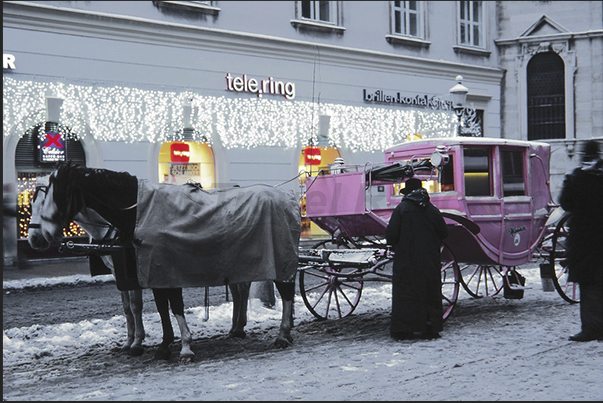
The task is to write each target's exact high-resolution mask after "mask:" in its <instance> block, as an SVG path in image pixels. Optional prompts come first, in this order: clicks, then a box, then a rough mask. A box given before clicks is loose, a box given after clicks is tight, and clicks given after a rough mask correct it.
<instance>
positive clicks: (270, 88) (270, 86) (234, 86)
mask: <svg viewBox="0 0 603 403" xmlns="http://www.w3.org/2000/svg"><path fill="white" fill-rule="evenodd" d="M226 89H227V90H228V91H235V92H250V93H252V94H256V95H257V96H258V98H261V97H262V94H271V95H283V96H284V97H285V98H287V99H293V98H295V84H294V83H291V82H286V83H285V82H282V81H275V80H274V78H272V77H268V79H267V80H257V79H255V78H249V77H247V75H246V74H243V75H242V76H241V77H235V76H231V75H230V73H226Z"/></svg>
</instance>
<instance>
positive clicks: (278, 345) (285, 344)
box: [274, 337, 293, 348]
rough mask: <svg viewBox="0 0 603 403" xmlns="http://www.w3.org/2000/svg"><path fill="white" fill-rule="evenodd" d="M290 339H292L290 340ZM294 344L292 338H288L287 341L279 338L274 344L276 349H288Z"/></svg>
mask: <svg viewBox="0 0 603 403" xmlns="http://www.w3.org/2000/svg"><path fill="white" fill-rule="evenodd" d="M289 339H290V340H289ZM292 344H293V338H290V337H288V338H286V339H284V338H282V337H279V338H278V339H276V341H275V342H274V346H275V347H276V348H287V347H289V346H290V345H292Z"/></svg>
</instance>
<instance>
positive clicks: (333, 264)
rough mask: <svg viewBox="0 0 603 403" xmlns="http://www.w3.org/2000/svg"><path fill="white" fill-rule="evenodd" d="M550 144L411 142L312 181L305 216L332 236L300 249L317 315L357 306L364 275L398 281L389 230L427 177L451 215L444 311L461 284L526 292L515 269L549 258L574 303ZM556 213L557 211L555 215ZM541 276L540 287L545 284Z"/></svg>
mask: <svg viewBox="0 0 603 403" xmlns="http://www.w3.org/2000/svg"><path fill="white" fill-rule="evenodd" d="M549 159H550V146H549V145H548V144H546V143H540V142H528V141H517V140H505V139H491V138H473V137H453V138H437V139H425V140H418V141H412V142H406V143H403V144H400V145H397V146H395V147H392V148H390V149H388V150H386V151H385V161H384V162H381V163H378V164H373V163H366V164H364V165H345V166H343V167H341V168H338V169H337V170H335V169H333V172H330V171H321V172H319V174H318V175H317V176H315V177H309V178H307V180H306V190H305V198H306V216H307V217H308V218H309V219H310V220H312V221H313V222H314V223H316V224H317V225H318V226H319V227H320V228H322V229H323V230H325V231H326V232H328V233H329V234H330V235H331V238H330V239H327V240H324V241H321V242H319V243H318V244H316V245H314V248H313V249H310V250H302V251H301V252H300V262H301V263H302V264H301V266H300V268H299V274H300V281H299V282H300V291H301V295H302V298H303V300H304V303H305V305H306V306H307V308H308V309H309V310H310V311H311V312H312V313H313V314H314V316H316V317H317V318H319V319H328V318H333V317H335V318H337V317H344V316H347V315H349V314H350V313H352V312H353V311H354V309H355V308H356V306H357V305H358V302H359V300H360V296H361V294H362V288H363V284H364V282H365V281H387V280H389V281H391V264H390V263H391V261H392V259H393V254H392V252H391V250H389V249H388V248H387V245H385V240H384V237H385V228H386V226H387V223H388V221H389V218H390V216H391V213H392V211H393V209H394V208H395V207H396V205H397V204H398V203H399V201H400V199H401V197H402V195H401V194H400V189H401V188H403V186H404V181H405V180H406V179H407V178H409V177H411V176H414V177H417V178H419V179H421V180H422V181H423V186H424V187H425V188H426V189H427V190H428V192H429V194H430V197H431V201H432V203H433V204H434V205H436V206H437V207H438V208H439V209H440V210H441V211H442V214H443V215H444V217H445V219H446V222H447V224H448V229H449V236H448V238H447V239H446V240H445V243H444V244H443V245H442V254H441V255H442V269H441V273H442V300H443V303H444V313H443V315H444V318H447V317H448V316H449V315H450V313H451V312H452V310H453V308H454V306H455V304H456V301H457V298H458V294H459V290H460V287H461V286H462V287H463V288H464V289H465V290H466V291H467V292H468V293H469V294H470V295H471V296H472V297H474V298H480V297H483V296H492V295H496V294H497V293H499V292H500V291H501V289H504V292H505V297H507V298H521V297H523V285H524V283H523V281H524V279H523V277H522V276H521V275H520V274H519V273H518V272H517V271H516V268H517V266H519V265H521V264H524V263H526V262H528V261H530V260H531V259H533V258H535V257H542V258H544V259H545V263H543V264H541V265H540V266H541V277H543V279H546V280H549V281H550V282H552V283H553V285H554V288H556V289H557V291H558V292H559V293H560V294H561V296H562V297H563V298H564V299H566V300H567V301H570V302H577V301H578V300H579V297H578V295H577V288H576V286H575V285H574V284H573V283H568V282H567V276H566V271H565V268H564V267H563V266H562V265H561V263H562V262H563V256H564V250H565V249H564V241H565V234H566V233H567V228H566V223H567V216H565V215H564V216H562V217H561V219H558V220H556V221H557V222H553V221H552V219H553V218H555V217H556V218H559V217H557V216H558V215H559V212H558V211H557V210H556V207H557V206H556V205H555V204H554V203H553V200H552V197H551V193H550V189H549ZM553 211H555V212H556V214H553V217H551V214H552V213H553ZM544 284H545V283H544V280H543V286H544Z"/></svg>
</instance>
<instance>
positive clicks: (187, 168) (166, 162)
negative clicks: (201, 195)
mask: <svg viewBox="0 0 603 403" xmlns="http://www.w3.org/2000/svg"><path fill="white" fill-rule="evenodd" d="M158 174H159V182H163V183H173V184H177V185H182V184H184V183H186V181H188V180H189V179H190V180H193V181H195V182H197V183H200V184H201V186H203V188H204V189H213V188H215V187H216V176H215V165H214V152H213V150H212V148H211V147H210V146H209V145H207V143H203V142H196V141H169V142H166V143H163V144H162V146H161V149H160V151H159V172H158Z"/></svg>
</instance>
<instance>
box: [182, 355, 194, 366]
mask: <svg viewBox="0 0 603 403" xmlns="http://www.w3.org/2000/svg"><path fill="white" fill-rule="evenodd" d="M194 360H195V356H194V355H181V356H180V360H179V361H180V364H190V363H191V362H193V361H194Z"/></svg>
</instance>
